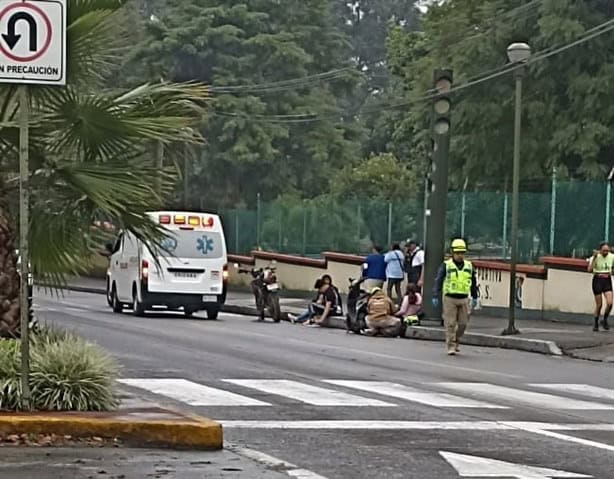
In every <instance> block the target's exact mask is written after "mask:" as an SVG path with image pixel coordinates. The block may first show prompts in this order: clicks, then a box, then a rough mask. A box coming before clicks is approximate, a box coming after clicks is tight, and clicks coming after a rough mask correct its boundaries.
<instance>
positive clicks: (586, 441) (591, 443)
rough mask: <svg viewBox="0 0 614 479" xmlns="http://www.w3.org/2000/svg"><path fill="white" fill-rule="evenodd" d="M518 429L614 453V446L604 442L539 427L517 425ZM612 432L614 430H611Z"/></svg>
mask: <svg viewBox="0 0 614 479" xmlns="http://www.w3.org/2000/svg"><path fill="white" fill-rule="evenodd" d="M515 428H516V429H520V430H522V431H525V432H530V433H533V434H538V435H540V436H545V437H549V438H551V439H558V440H559V441H565V442H571V443H573V444H580V445H581V446H587V447H594V448H596V449H602V450H604V451H610V452H612V451H614V446H613V445H611V444H604V443H602V442H597V441H591V440H589V439H582V438H580V437H574V436H568V435H567V434H561V433H559V432H554V431H552V430H551V429H550V428H543V429H542V428H540V427H537V426H526V425H525V426H523V425H522V424H516V425H515ZM567 430H568V431H601V430H602V429H585V428H583V429H567ZM610 430H614V428H613V429H610Z"/></svg>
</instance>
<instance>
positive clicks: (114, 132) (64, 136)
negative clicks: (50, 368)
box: [0, 0, 208, 337]
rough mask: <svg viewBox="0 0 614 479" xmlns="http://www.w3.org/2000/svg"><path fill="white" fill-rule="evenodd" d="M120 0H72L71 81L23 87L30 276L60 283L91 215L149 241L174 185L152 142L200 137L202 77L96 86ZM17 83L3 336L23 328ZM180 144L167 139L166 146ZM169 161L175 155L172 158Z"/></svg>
mask: <svg viewBox="0 0 614 479" xmlns="http://www.w3.org/2000/svg"><path fill="white" fill-rule="evenodd" d="M124 3H125V2H124V1H121V0H73V1H72V2H69V9H68V19H67V27H68V28H67V42H68V44H67V47H68V50H67V51H68V55H67V57H68V72H69V77H68V84H67V86H66V87H65V88H51V87H39V88H30V89H29V102H30V108H31V112H32V113H31V115H32V116H31V118H32V120H31V125H30V127H31V132H30V157H31V162H32V168H31V173H30V189H31V195H32V204H31V223H30V244H31V248H32V249H31V254H32V257H31V262H32V268H33V272H34V275H35V277H37V278H39V279H42V280H50V281H52V282H54V283H55V284H57V285H61V284H62V281H63V279H64V275H65V274H69V273H79V272H82V271H84V269H85V268H86V267H87V262H88V258H91V257H92V255H93V254H94V253H95V252H96V251H97V248H99V246H100V237H101V234H102V232H101V231H100V230H98V229H97V228H96V227H95V224H96V220H101V219H104V220H110V221H112V222H113V224H114V225H116V226H117V227H118V228H121V229H126V230H129V231H131V232H133V233H134V234H135V235H136V236H137V237H139V238H141V239H143V240H145V241H147V242H148V243H149V244H152V245H153V246H154V247H155V245H156V244H159V241H160V239H161V238H162V234H163V233H162V232H161V230H160V229H159V227H158V226H157V225H155V224H154V223H153V222H152V221H151V220H149V219H148V217H147V215H146V211H148V210H155V209H156V208H157V207H159V206H160V205H161V204H162V203H163V201H164V199H165V197H166V196H167V195H168V194H169V193H170V192H171V191H172V189H173V186H174V181H175V175H174V170H173V169H172V168H170V169H168V170H163V171H159V170H158V169H157V168H156V167H155V165H153V164H152V162H151V159H150V158H149V156H148V150H149V149H150V147H151V144H152V142H159V141H161V142H164V143H166V144H167V145H173V144H175V143H179V144H182V143H185V142H188V143H193V142H199V141H201V140H202V138H201V137H200V135H198V134H196V133H195V130H194V129H193V128H191V127H193V126H195V125H197V124H198V122H199V121H200V119H201V117H202V115H203V113H204V107H205V104H206V101H207V99H208V92H207V89H206V88H205V87H204V86H202V85H199V84H195V83H192V84H174V83H158V84H155V85H151V84H143V85H140V86H138V87H136V88H134V89H132V90H129V91H121V92H120V91H114V92H108V91H102V90H101V89H100V84H101V81H102V80H104V78H105V76H107V75H110V74H115V73H117V72H116V69H115V68H113V67H112V65H113V64H114V63H115V62H117V58H118V53H119V48H120V47H122V45H123V40H124V36H123V34H122V32H125V31H128V30H129V29H127V28H126V25H124V24H123V22H122V13H123V10H122V6H123V4H124ZM15 93H16V87H13V86H3V87H1V88H0V171H1V172H2V174H0V336H2V337H14V336H17V335H19V304H18V300H19V273H18V271H17V268H16V261H17V257H16V254H15V249H16V247H17V242H16V228H15V224H16V223H15V219H16V210H15V206H16V205H15V203H14V202H11V198H12V197H14V196H15V192H16V188H17V183H16V181H15V174H16V173H15V172H16V171H18V147H19V145H18V130H17V128H16V126H15V118H16V115H17V113H18V105H17V101H16V94H15ZM175 150H176V149H175V148H172V147H171V148H168V151H169V152H170V153H171V154H172V153H173V152H174V151H175ZM171 160H172V157H171Z"/></svg>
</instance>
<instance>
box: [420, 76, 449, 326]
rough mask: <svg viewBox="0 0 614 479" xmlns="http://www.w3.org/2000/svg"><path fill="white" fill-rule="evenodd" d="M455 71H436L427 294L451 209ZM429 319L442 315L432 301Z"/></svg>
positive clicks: (427, 305) (441, 254)
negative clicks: (450, 171) (451, 137)
mask: <svg viewBox="0 0 614 479" xmlns="http://www.w3.org/2000/svg"><path fill="white" fill-rule="evenodd" d="M452 80H453V73H452V70H441V69H439V70H435V73H434V86H435V91H436V93H437V96H436V97H435V98H434V100H433V127H432V141H433V143H432V144H433V156H432V162H431V163H432V164H431V179H432V182H433V183H432V188H431V193H430V195H429V207H428V210H427V211H428V215H427V229H426V233H427V235H426V237H427V241H426V243H425V250H426V261H425V265H424V291H427V292H430V291H432V289H433V282H434V281H435V275H436V274H437V269H438V268H439V265H440V264H441V262H442V261H443V257H444V244H445V233H446V213H447V209H448V155H449V151H450V125H451V122H450V112H451V109H452V101H451V99H450V96H449V93H450V90H451V89H452ZM424 310H425V314H426V316H427V318H430V319H438V318H440V317H441V311H438V310H436V309H435V308H433V306H432V305H431V302H430V301H425V302H424Z"/></svg>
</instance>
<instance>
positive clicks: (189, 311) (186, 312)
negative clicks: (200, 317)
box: [183, 307, 196, 318]
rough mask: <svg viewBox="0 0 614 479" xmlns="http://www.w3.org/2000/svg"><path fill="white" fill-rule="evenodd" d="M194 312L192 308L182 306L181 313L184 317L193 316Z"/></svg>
mask: <svg viewBox="0 0 614 479" xmlns="http://www.w3.org/2000/svg"><path fill="white" fill-rule="evenodd" d="M195 312H196V310H195V309H194V308H187V307H184V308H183V315H184V316H185V317H186V318H191V317H193V316H194V313H195Z"/></svg>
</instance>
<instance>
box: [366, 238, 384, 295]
mask: <svg viewBox="0 0 614 479" xmlns="http://www.w3.org/2000/svg"><path fill="white" fill-rule="evenodd" d="M363 268H364V271H363V275H362V277H363V278H365V284H364V288H365V290H366V291H371V290H372V289H373V288H383V287H384V282H385V281H386V260H385V259H384V255H383V254H382V248H381V247H380V246H374V247H373V249H372V250H371V254H370V255H369V256H367V258H366V259H365V263H364V265H363Z"/></svg>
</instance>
